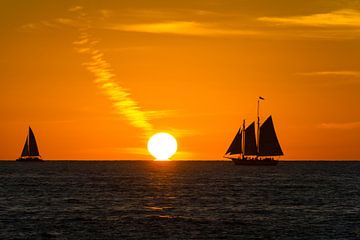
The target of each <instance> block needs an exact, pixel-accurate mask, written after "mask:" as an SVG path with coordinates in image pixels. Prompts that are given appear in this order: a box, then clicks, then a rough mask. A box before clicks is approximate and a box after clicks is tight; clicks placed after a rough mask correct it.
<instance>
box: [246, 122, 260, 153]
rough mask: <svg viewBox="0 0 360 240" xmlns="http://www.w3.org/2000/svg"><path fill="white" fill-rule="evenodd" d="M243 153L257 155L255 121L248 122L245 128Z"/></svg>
mask: <svg viewBox="0 0 360 240" xmlns="http://www.w3.org/2000/svg"><path fill="white" fill-rule="evenodd" d="M244 155H252V156H254V155H257V147H256V137H255V122H253V123H252V124H250V126H248V127H247V128H246V130H245V153H244Z"/></svg>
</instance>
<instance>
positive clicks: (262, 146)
mask: <svg viewBox="0 0 360 240" xmlns="http://www.w3.org/2000/svg"><path fill="white" fill-rule="evenodd" d="M258 155H259V156H282V155H284V154H283V151H282V150H281V146H280V144H279V141H278V139H277V137H276V132H275V128H274V124H273V121H272V117H271V116H270V117H268V119H266V121H265V122H264V123H263V124H262V125H261V127H260V139H259V154H258Z"/></svg>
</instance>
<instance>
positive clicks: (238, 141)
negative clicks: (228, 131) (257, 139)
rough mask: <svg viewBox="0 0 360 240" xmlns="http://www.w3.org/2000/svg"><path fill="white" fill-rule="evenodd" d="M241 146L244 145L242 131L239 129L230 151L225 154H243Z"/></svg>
mask: <svg viewBox="0 0 360 240" xmlns="http://www.w3.org/2000/svg"><path fill="white" fill-rule="evenodd" d="M241 145H242V131H241V130H240V129H239V131H238V132H237V133H236V136H235V138H234V140H233V141H232V143H231V145H230V147H229V149H228V150H227V151H226V153H225V154H241V153H242V150H241Z"/></svg>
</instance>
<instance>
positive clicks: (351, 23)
mask: <svg viewBox="0 0 360 240" xmlns="http://www.w3.org/2000/svg"><path fill="white" fill-rule="evenodd" d="M258 20H259V21H263V22H269V23H275V24H280V25H299V26H314V27H338V26H343V27H359V26H360V11H357V10H353V9H341V10H337V11H332V12H328V13H317V14H311V15H305V16H289V17H260V18H258Z"/></svg>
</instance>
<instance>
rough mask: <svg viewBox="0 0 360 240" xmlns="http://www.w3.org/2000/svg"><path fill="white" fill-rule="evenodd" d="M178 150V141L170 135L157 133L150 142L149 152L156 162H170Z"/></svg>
mask: <svg viewBox="0 0 360 240" xmlns="http://www.w3.org/2000/svg"><path fill="white" fill-rule="evenodd" d="M176 150H177V142H176V139H175V138H174V137H173V136H172V135H170V134H169V133H165V132H160V133H156V134H155V135H153V136H152V137H151V138H150V139H149V141H148V151H149V152H150V154H151V155H152V156H154V157H155V159H156V160H169V158H170V157H171V156H172V155H174V154H175V153H176Z"/></svg>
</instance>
